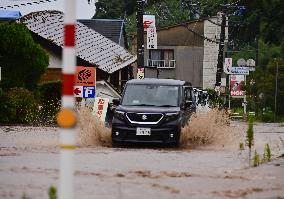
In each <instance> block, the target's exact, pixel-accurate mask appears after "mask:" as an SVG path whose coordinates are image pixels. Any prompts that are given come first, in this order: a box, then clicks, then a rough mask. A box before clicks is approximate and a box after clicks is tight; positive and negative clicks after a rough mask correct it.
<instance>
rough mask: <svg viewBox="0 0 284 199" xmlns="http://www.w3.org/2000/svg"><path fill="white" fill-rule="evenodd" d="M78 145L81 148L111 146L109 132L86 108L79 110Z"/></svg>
mask: <svg viewBox="0 0 284 199" xmlns="http://www.w3.org/2000/svg"><path fill="white" fill-rule="evenodd" d="M79 144H80V145H81V146H111V130H110V129H109V128H107V127H105V125H104V124H103V123H102V122H101V121H99V119H98V118H97V117H95V116H94V115H93V114H92V113H91V111H90V110H89V109H88V108H82V109H80V110H79Z"/></svg>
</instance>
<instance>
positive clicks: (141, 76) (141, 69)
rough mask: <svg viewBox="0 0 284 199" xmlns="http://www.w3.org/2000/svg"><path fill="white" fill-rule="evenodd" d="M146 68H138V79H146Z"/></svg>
mask: <svg viewBox="0 0 284 199" xmlns="http://www.w3.org/2000/svg"><path fill="white" fill-rule="evenodd" d="M144 71H145V70H144V68H138V69H137V79H144V76H145V74H144Z"/></svg>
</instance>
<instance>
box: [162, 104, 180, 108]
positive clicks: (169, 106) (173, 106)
mask: <svg viewBox="0 0 284 199" xmlns="http://www.w3.org/2000/svg"><path fill="white" fill-rule="evenodd" d="M158 107H176V106H174V105H167V104H165V105H160V106H158Z"/></svg>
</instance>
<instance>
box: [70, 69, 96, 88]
mask: <svg viewBox="0 0 284 199" xmlns="http://www.w3.org/2000/svg"><path fill="white" fill-rule="evenodd" d="M95 85H96V68H95V67H84V66H77V67H76V76H75V86H95Z"/></svg>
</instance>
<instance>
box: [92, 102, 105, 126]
mask: <svg viewBox="0 0 284 199" xmlns="http://www.w3.org/2000/svg"><path fill="white" fill-rule="evenodd" d="M108 103H109V99H108V98H101V97H96V98H95V102H94V107H93V115H96V116H97V117H98V118H99V119H100V120H101V121H102V122H104V121H105V118H106V113H107V108H108Z"/></svg>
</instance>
